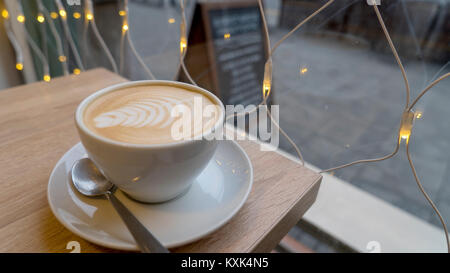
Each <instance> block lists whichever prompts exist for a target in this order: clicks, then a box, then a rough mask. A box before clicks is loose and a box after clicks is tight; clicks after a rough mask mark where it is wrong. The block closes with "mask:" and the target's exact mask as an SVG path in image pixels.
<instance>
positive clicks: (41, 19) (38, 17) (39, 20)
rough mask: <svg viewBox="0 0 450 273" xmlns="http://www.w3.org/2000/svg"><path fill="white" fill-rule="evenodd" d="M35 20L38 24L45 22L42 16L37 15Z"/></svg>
mask: <svg viewBox="0 0 450 273" xmlns="http://www.w3.org/2000/svg"><path fill="white" fill-rule="evenodd" d="M36 19H37V20H38V22H39V23H44V21H45V17H44V15H42V14H39V15H38V16H37V18H36Z"/></svg>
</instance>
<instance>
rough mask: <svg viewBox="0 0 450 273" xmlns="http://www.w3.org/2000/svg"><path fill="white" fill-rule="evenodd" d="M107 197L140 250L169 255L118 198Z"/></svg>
mask: <svg viewBox="0 0 450 273" xmlns="http://www.w3.org/2000/svg"><path fill="white" fill-rule="evenodd" d="M106 197H107V198H108V200H109V201H111V203H112V205H113V206H114V208H115V209H116V211H117V213H119V215H120V218H122V220H123V221H124V222H125V225H126V226H127V227H128V230H130V232H131V235H133V238H134V240H135V241H136V243H137V244H138V245H139V248H140V249H141V251H142V252H144V253H169V250H168V249H167V248H165V247H164V246H163V245H161V243H160V242H159V241H158V239H156V238H155V236H153V234H152V233H151V232H150V231H149V230H148V229H147V228H146V227H144V225H142V223H141V222H139V220H138V219H137V218H136V217H134V215H133V214H132V213H131V212H130V211H129V210H128V209H127V208H126V207H125V206H124V205H123V204H122V202H120V200H119V199H117V197H115V196H114V194H112V193H111V192H108V193H106Z"/></svg>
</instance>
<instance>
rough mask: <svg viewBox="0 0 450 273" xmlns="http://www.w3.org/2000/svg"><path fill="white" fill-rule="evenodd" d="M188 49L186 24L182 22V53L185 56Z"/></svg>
mask: <svg viewBox="0 0 450 273" xmlns="http://www.w3.org/2000/svg"><path fill="white" fill-rule="evenodd" d="M186 48H187V38H186V24H185V23H184V22H183V21H182V22H181V24H180V53H181V55H183V54H184V53H185V52H186Z"/></svg>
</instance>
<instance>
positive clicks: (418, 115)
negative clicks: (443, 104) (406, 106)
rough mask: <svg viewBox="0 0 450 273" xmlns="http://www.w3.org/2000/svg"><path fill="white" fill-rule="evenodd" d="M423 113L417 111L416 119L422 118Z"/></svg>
mask: <svg viewBox="0 0 450 273" xmlns="http://www.w3.org/2000/svg"><path fill="white" fill-rule="evenodd" d="M422 116H423V114H422V112H419V111H416V119H420V118H422Z"/></svg>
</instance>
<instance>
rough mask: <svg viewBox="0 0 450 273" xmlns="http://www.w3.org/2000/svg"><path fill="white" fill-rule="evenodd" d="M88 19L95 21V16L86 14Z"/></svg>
mask: <svg viewBox="0 0 450 273" xmlns="http://www.w3.org/2000/svg"><path fill="white" fill-rule="evenodd" d="M86 19H88V20H89V21H90V20H92V19H94V15H93V14H92V13H88V14H86Z"/></svg>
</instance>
